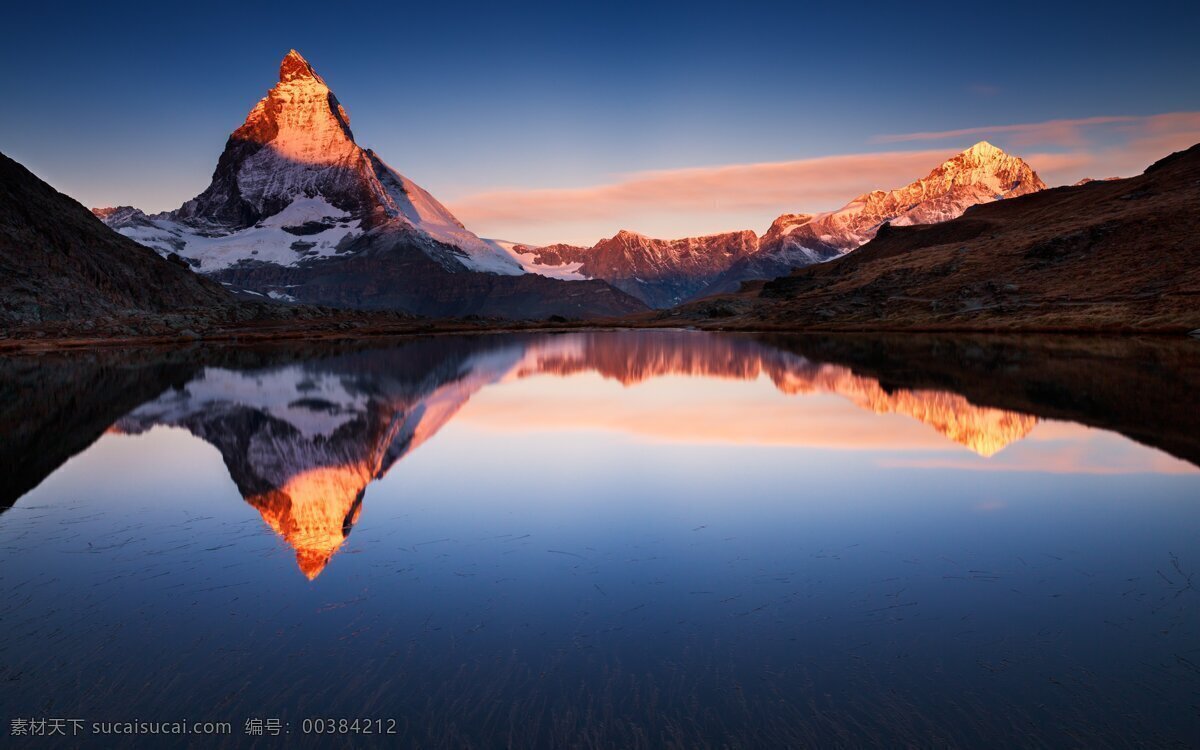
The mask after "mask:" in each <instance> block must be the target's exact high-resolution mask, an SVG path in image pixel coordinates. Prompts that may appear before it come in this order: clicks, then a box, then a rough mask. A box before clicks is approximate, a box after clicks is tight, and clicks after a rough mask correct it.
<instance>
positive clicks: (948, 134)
mask: <svg viewBox="0 0 1200 750" xmlns="http://www.w3.org/2000/svg"><path fill="white" fill-rule="evenodd" d="M1143 119H1146V118H1142V117H1132V116H1115V117H1081V118H1078V119H1073V120H1046V121H1044V122H1026V123H1018V124H1015V125H983V126H979V127H973V128H959V129H957V130H931V131H925V132H918V133H893V134H891V135H879V136H875V137H874V138H872V139H871V142H872V143H910V142H912V141H949V140H954V139H959V138H976V137H979V138H983V137H989V136H998V135H1008V136H1010V137H1011V139H1012V140H1011V142H1012V143H1014V144H1018V145H1020V144H1043V145H1056V146H1078V145H1081V144H1083V143H1084V142H1085V140H1086V139H1085V138H1084V135H1083V131H1084V129H1085V128H1088V127H1094V126H1097V125H1113V124H1116V123H1132V122H1138V121H1139V120H1143Z"/></svg>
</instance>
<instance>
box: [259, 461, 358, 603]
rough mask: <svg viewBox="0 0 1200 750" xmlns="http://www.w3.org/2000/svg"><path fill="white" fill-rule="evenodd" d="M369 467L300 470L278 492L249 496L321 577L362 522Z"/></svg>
mask: <svg viewBox="0 0 1200 750" xmlns="http://www.w3.org/2000/svg"><path fill="white" fill-rule="evenodd" d="M372 477H373V474H372V472H371V470H370V468H369V467H367V466H365V465H362V464H356V465H349V466H324V467H320V468H316V469H310V470H308V471H305V472H303V473H301V474H297V475H296V476H294V477H292V478H291V479H290V480H288V482H287V484H285V485H284V486H283V487H281V488H279V489H277V490H270V491H268V492H264V493H262V494H259V495H254V496H252V497H249V498H247V501H248V502H249V503H250V504H251V505H253V506H254V507H255V508H257V509H258V511H259V513H261V514H262V517H263V520H264V521H266V522H267V524H268V525H270V527H271V528H272V529H274V530H275V531H276V532H277V533H278V534H279V535H280V536H282V537H283V538H284V540H286V541H287V543H288V544H289V545H291V546H292V548H293V549H295V550H296V563H297V564H298V565H299V566H300V570H301V571H302V572H303V573H304V575H306V576H308V578H309V580H312V579H313V578H316V577H317V576H318V575H319V574H320V573H321V571H322V570H324V569H325V566H326V565H327V564H328V563H329V560H330V558H332V557H333V555H334V553H335V552H337V550H338V549H339V548H340V547H341V546H342V543H343V542H345V541H346V535H347V534H349V533H350V529H351V527H353V525H354V523H355V522H356V521H357V520H358V514H359V512H360V510H361V507H362V496H363V492H364V491H365V489H366V486H367V483H368V482H370V481H371V479H372Z"/></svg>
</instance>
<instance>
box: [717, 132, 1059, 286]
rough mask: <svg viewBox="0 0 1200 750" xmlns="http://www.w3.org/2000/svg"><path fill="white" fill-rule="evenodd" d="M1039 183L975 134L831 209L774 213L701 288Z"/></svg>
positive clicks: (811, 258)
mask: <svg viewBox="0 0 1200 750" xmlns="http://www.w3.org/2000/svg"><path fill="white" fill-rule="evenodd" d="M1045 189H1046V183H1044V182H1042V179H1041V178H1040V177H1038V175H1037V173H1036V172H1034V171H1033V169H1032V168H1031V167H1030V166H1029V165H1028V164H1026V163H1025V161H1024V160H1022V159H1021V158H1020V157H1016V156H1011V155H1009V154H1007V153H1005V152H1004V151H1001V150H1000V149H998V148H996V147H995V146H993V145H992V144H990V143H988V142H987V141H980V142H979V143H976V144H975V145H974V146H972V147H971V148H969V149H967V150H966V151H963V152H962V153H959V154H956V155H955V156H953V157H951V158H949V159H947V160H946V161H944V162H943V163H942V164H941V165H940V166H938V167H937V168H935V169H934V170H933V171H931V172H930V173H929V174H928V175H926V176H925V177H923V178H921V179H919V180H916V181H915V182H911V183H909V184H908V185H905V186H904V187H902V188H895V189H893V190H874V191H872V192H870V193H866V194H864V195H860V196H858V197H857V198H855V199H854V200H852V201H850V202H849V203H847V204H846V205H845V206H842V207H841V208H839V209H837V210H836V211H829V212H827V213H822V214H815V215H809V214H784V215H783V216H780V217H779V218H777V219H776V220H775V221H774V223H772V224H771V228H770V229H768V230H767V233H766V234H764V235H763V237H762V240H761V241H760V242H759V249H758V252H757V253H755V255H754V256H753V257H751V258H748V259H746V260H744V261H742V262H740V263H736V264H734V265H732V266H731V267H730V268H729V269H728V270H727V271H726V272H725V273H723V274H721V276H720V278H718V279H716V280H715V281H714V282H713V283H712V284H711V285H710V286H709V288H708V289H706V290H705V291H704V294H706V295H707V294H716V293H722V292H732V291H736V290H737V288H738V286H739V285H740V284H741V282H743V281H748V280H752V279H771V278H775V277H778V276H785V275H787V274H788V273H789V272H790V271H791V269H793V268H798V267H802V266H807V265H812V264H813V263H822V262H824V261H827V260H832V259H833V258H836V257H838V256H841V255H844V254H846V253H848V252H850V251H851V250H854V249H855V248H857V247H860V246H861V245H863V244H865V243H867V242H869V241H870V240H871V239H872V238H873V237H874V236H875V233H876V232H878V231H879V228H880V227H881V226H883V225H884V224H891V225H894V226H908V225H912V224H937V223H938V222H942V221H948V220H950V219H953V218H956V217H958V216H961V215H962V214H963V213H964V212H965V211H966V210H967V209H968V208H970V207H971V206H975V205H979V204H981V203H991V202H992V201H997V200H1002V199H1005V198H1015V197H1017V196H1019V195H1026V194H1028V193H1034V192H1037V191H1039V190H1045Z"/></svg>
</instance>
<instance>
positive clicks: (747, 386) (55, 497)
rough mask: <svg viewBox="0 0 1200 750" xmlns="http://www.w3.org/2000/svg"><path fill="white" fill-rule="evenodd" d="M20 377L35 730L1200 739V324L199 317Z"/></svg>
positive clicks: (15, 603)
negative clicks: (1026, 326)
mask: <svg viewBox="0 0 1200 750" xmlns="http://www.w3.org/2000/svg"><path fill="white" fill-rule="evenodd" d="M0 397H2V398H0V402H2V403H0V439H2V440H3V445H2V448H0V458H2V459H3V462H4V465H3V474H4V477H3V480H2V481H0V501H2V502H0V509H3V510H0V622H2V623H3V627H4V633H5V637H4V638H3V642H2V643H0V705H2V706H3V707H4V709H5V710H4V711H3V713H4V717H2V718H3V720H4V721H5V722H6V726H4V727H3V729H2V730H0V731H3V732H4V733H5V734H19V733H24V732H23V730H25V731H28V730H29V728H31V727H36V726H37V725H36V724H33V723H31V724H28V725H26V724H22V723H19V722H24V721H31V722H36V721H37V720H43V721H46V720H54V719H59V720H62V719H75V720H78V721H80V722H83V723H82V724H68V725H67V726H66V731H67V733H68V734H72V733H74V734H75V736H73V737H57V738H56V739H57V740H58V741H59V742H61V743H62V744H64V745H67V744H92V745H95V746H113V745H122V744H128V745H134V744H137V745H144V744H146V743H148V742H150V741H151V740H149V739H147V738H146V737H144V736H142V737H130V736H129V735H128V734H126V735H125V736H120V737H118V736H112V735H105V734H104V732H107V731H115V730H114V729H113V728H112V726H111V725H114V724H121V723H123V722H143V723H157V722H180V723H183V722H187V723H188V726H191V724H192V723H194V722H228V723H229V725H230V726H229V733H228V734H223V735H222V736H217V737H205V738H203V739H200V738H198V737H197V736H194V735H193V736H190V737H189V736H183V737H180V736H175V737H172V738H170V739H169V740H167V739H166V738H163V737H157V738H154V741H155V742H156V743H162V742H167V743H168V744H170V743H174V744H178V745H185V744H189V743H199V744H213V745H229V746H237V745H247V744H257V745H261V746H271V745H280V746H281V745H282V744H284V743H299V744H301V745H307V744H318V743H320V744H337V745H349V744H364V743H365V744H372V743H376V742H387V743H391V744H399V745H402V746H420V747H456V748H457V747H487V748H491V747H501V746H513V747H529V746H539V747H611V746H620V747H662V746H673V747H687V748H694V747H710V746H711V747H747V748H749V747H786V746H790V747H839V746H846V747H860V746H879V747H897V746H922V747H931V746H937V747H946V746H961V747H985V746H986V747H1014V746H1028V747H1062V746H1077V747H1142V746H1144V747H1187V746H1192V747H1194V746H1195V744H1196V741H1197V738H1198V737H1200V708H1198V706H1200V591H1198V590H1197V588H1196V587H1195V586H1194V585H1193V584H1194V582H1195V578H1194V577H1195V575H1196V573H1197V572H1200V546H1198V544H1197V540H1198V539H1200V469H1198V468H1197V466H1198V465H1200V342H1194V341H1190V340H1183V341H1175V340H1171V341H1167V340H1150V339H1145V340H1143V339H1075V338H1065V337H1064V338H1052V337H1044V338H1041V339H1022V338H1016V337H997V336H993V337H983V338H963V337H952V336H917V335H910V336H895V337H872V336H865V335H864V336H841V337H812V336H807V337H806V336H781V335H775V336H750V335H732V334H713V333H701V332H694V331H678V330H671V331H642V332H634V331H597V332H584V333H560V334H509V335H487V336H473V337H457V336H442V337H429V338H421V339H407V340H401V339H397V340H394V341H373V342H357V343H356V342H350V341H347V342H340V343H330V344H279V345H277V346H271V347H262V346H260V347H255V348H250V347H237V346H224V347H215V346H193V347H190V348H182V349H157V350H156V349H140V350H111V351H92V352H76V353H60V354H44V355H41V356H8V357H5V358H3V359H0ZM343 719H344V720H347V722H346V723H342V724H341V725H339V722H340V721H341V720H343ZM355 719H358V720H359V722H358V723H357V724H354V723H352V722H353V721H354V720H355ZM60 726H61V725H60ZM152 729H153V727H150V726H143V727H142V729H141V731H143V733H146V732H149V731H150V730H152ZM131 731H137V730H136V728H135V729H134V730H131ZM366 732H369V733H371V734H372V735H373V736H371V737H364V736H362V735H363V734H364V733H366ZM389 733H390V734H389ZM285 735H286V736H285ZM13 739H14V740H15V739H17V738H13ZM46 741H47V740H42V744H45V743H46Z"/></svg>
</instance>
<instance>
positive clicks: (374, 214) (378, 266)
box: [96, 50, 642, 318]
mask: <svg viewBox="0 0 1200 750" xmlns="http://www.w3.org/2000/svg"><path fill="white" fill-rule="evenodd" d="M96 215H97V216H99V217H101V218H102V219H103V220H104V221H105V222H106V223H108V225H109V226H111V227H112V228H114V229H116V230H117V231H119V232H121V233H122V234H125V235H127V236H128V237H130V238H132V239H135V240H137V241H138V242H140V243H142V244H144V245H147V246H148V247H151V248H154V249H156V250H158V251H159V252H160V253H163V254H168V253H176V254H177V255H179V256H180V257H181V258H183V259H184V260H185V261H186V262H187V263H188V264H190V265H191V266H192V267H193V268H194V269H195V270H197V271H199V272H200V273H203V274H206V275H209V276H211V277H212V278H214V279H216V280H218V281H220V282H222V283H223V284H225V285H226V286H228V287H230V288H232V289H234V290H238V291H241V292H243V293H249V294H251V295H258V296H265V297H271V298H274V299H279V300H285V301H297V302H307V303H312V304H330V305H336V306H349V307H359V308H366V309H382V308H388V309H401V310H404V311H406V312H412V313H419V314H425V315H431V316H453V315H461V314H467V313H469V312H475V311H478V310H481V309H482V310H487V311H488V312H490V313H494V314H500V315H505V316H509V317H518V318H520V317H548V316H550V315H561V316H564V317H593V316H596V315H611V314H620V313H627V312H632V311H636V310H639V309H641V308H642V305H641V304H640V303H639V302H637V301H636V300H634V299H633V298H631V297H629V296H627V295H625V294H623V293H621V292H619V291H616V290H614V289H613V288H611V287H609V286H608V285H607V284H605V283H603V282H598V281H580V282H578V283H574V284H568V283H564V282H563V281H559V280H551V279H547V278H544V277H534V278H528V279H527V278H522V277H523V276H524V274H525V271H524V269H523V268H522V266H521V263H520V262H519V261H518V260H516V259H515V258H514V257H513V256H512V254H511V253H510V252H509V251H508V250H507V249H506V248H505V247H503V246H501V245H500V244H498V243H495V242H491V241H488V240H482V239H480V238H479V237H477V236H476V235H475V234H474V233H472V232H470V231H469V230H467V229H466V228H465V227H464V226H463V225H462V224H461V223H460V222H459V221H458V220H457V219H456V218H455V217H454V216H453V215H452V214H451V213H450V211H449V210H447V209H446V208H445V206H443V205H442V204H441V203H439V202H438V201H437V200H436V199H435V198H434V197H433V196H432V195H430V194H429V193H428V192H427V191H425V190H424V189H422V188H421V187H420V186H418V185H416V184H415V183H413V182H412V181H411V180H409V179H408V178H407V177H405V176H404V175H402V174H400V173H399V172H396V171H395V170H394V169H392V168H391V167H389V166H387V165H386V164H385V163H384V162H383V161H382V159H380V158H379V156H378V155H377V154H376V153H375V152H373V151H371V150H370V149H364V148H362V147H360V146H359V145H358V144H357V143H356V142H355V140H354V135H353V133H352V131H351V130H350V117H349V115H348V114H347V112H346V110H345V108H344V107H343V106H342V105H341V104H340V103H339V102H338V100H337V97H336V96H334V94H333V92H332V91H331V90H330V89H329V87H328V85H327V84H326V83H325V81H324V79H322V78H321V76H319V75H318V74H317V73H316V71H315V70H313V68H312V66H311V65H310V64H309V63H308V62H307V61H306V60H305V59H304V58H303V57H302V56H300V54H299V53H297V52H296V51H295V50H293V51H291V52H289V53H288V54H287V56H286V57H284V59H283V62H282V63H281V65H280V70H279V81H278V83H277V84H276V85H275V86H274V87H273V88H272V89H271V90H270V91H268V92H267V95H266V96H265V97H264V98H263V99H261V100H260V101H259V102H258V103H257V104H256V105H255V106H254V107H253V108H252V109H251V111H250V113H249V114H248V115H247V117H246V120H245V122H244V123H243V124H242V126H241V127H239V128H238V129H237V130H235V131H234V132H233V134H232V135H231V136H230V138H229V140H228V142H227V143H226V146H225V150H224V152H223V153H222V154H221V157H220V159H219V160H218V162H217V167H216V170H215V171H214V173H213V177H212V182H211V183H210V185H209V186H208V188H206V189H205V190H204V191H203V192H202V193H200V195H198V196H196V197H195V198H194V199H192V200H190V201H188V202H186V203H184V204H183V206H181V207H180V208H179V209H177V210H175V211H170V212H167V213H163V214H157V215H152V216H151V215H147V214H145V213H143V212H141V211H138V210H137V209H134V208H131V207H128V206H122V207H117V208H107V209H96ZM384 282H386V283H384ZM481 295H482V296H481Z"/></svg>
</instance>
